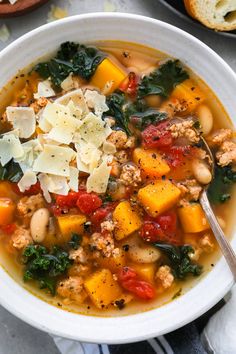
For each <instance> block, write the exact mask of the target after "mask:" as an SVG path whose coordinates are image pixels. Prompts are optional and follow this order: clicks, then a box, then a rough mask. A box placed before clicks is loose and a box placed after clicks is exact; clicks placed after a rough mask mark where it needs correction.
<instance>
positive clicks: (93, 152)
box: [75, 140, 102, 165]
mask: <svg viewBox="0 0 236 354" xmlns="http://www.w3.org/2000/svg"><path fill="white" fill-rule="evenodd" d="M75 147H76V150H77V151H78V154H79V156H80V159H81V161H82V162H83V163H85V164H86V165H89V164H90V163H91V162H92V161H93V160H94V157H95V156H96V158H97V162H99V160H100V157H101V155H102V152H101V151H99V150H98V149H97V147H96V146H95V145H94V144H92V143H86V142H85V141H83V140H81V141H80V142H79V144H75Z"/></svg>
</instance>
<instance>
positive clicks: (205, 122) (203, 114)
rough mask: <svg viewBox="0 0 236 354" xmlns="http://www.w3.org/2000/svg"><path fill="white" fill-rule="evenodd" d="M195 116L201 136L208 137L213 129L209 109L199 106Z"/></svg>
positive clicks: (203, 105)
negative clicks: (199, 125) (199, 126)
mask: <svg viewBox="0 0 236 354" xmlns="http://www.w3.org/2000/svg"><path fill="white" fill-rule="evenodd" d="M196 115H197V117H198V119H199V122H200V124H201V128H202V134H203V136H206V135H208V134H209V133H210V132H211V130H212V128H213V115H212V113H211V110H210V108H209V107H208V106H207V105H205V104H201V105H200V106H199V107H198V108H197V110H196Z"/></svg>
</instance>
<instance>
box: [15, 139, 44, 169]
mask: <svg viewBox="0 0 236 354" xmlns="http://www.w3.org/2000/svg"><path fill="white" fill-rule="evenodd" d="M21 147H22V148H23V151H24V154H23V155H22V156H21V157H19V158H18V159H15V161H16V162H18V163H19V165H20V167H21V169H22V171H23V172H25V171H27V170H28V169H31V168H32V167H33V163H34V160H35V159H36V158H37V157H38V155H39V153H40V152H41V151H43V147H42V145H41V144H40V142H39V140H38V139H34V140H29V141H27V142H26V143H24V144H22V145H21Z"/></svg>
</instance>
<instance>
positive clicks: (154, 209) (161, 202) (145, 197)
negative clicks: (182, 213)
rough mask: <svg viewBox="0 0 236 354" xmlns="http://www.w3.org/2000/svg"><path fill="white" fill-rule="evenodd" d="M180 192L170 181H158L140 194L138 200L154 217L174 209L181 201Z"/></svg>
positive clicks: (141, 190)
mask: <svg viewBox="0 0 236 354" xmlns="http://www.w3.org/2000/svg"><path fill="white" fill-rule="evenodd" d="M180 194H181V192H180V190H179V188H177V187H176V186H175V185H174V184H173V183H171V182H170V181H169V180H158V181H156V182H153V183H151V184H148V185H147V186H146V187H144V188H141V189H140V190H139V192H138V199H139V201H140V203H141V204H142V205H143V206H144V208H145V209H146V211H147V213H148V214H150V215H151V216H152V217H156V216H157V215H159V214H161V213H164V212H165V211H166V210H168V209H170V208H172V207H173V206H174V205H175V204H176V203H177V202H178V200H179V197H180Z"/></svg>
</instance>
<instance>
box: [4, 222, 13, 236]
mask: <svg viewBox="0 0 236 354" xmlns="http://www.w3.org/2000/svg"><path fill="white" fill-rule="evenodd" d="M1 229H2V231H3V232H4V233H5V234H7V235H12V234H13V233H14V232H15V231H16V224H7V225H2V226H1Z"/></svg>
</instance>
